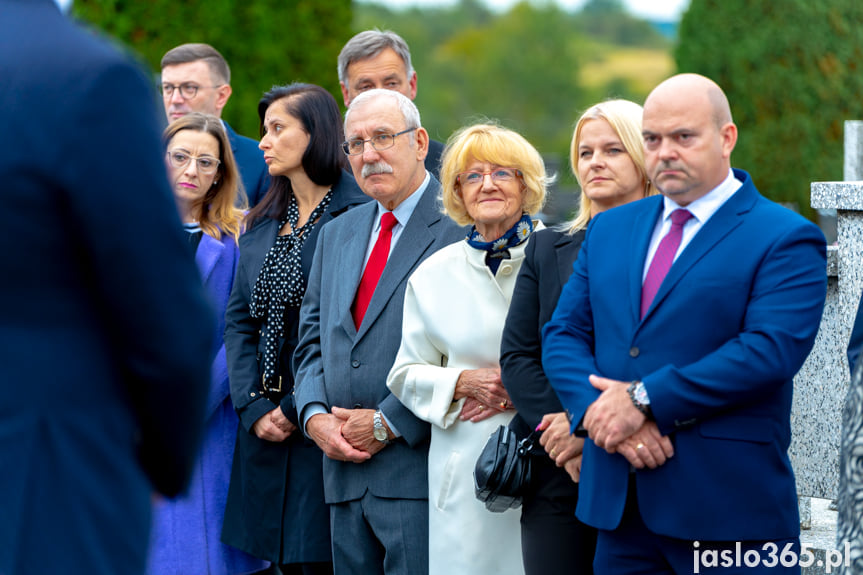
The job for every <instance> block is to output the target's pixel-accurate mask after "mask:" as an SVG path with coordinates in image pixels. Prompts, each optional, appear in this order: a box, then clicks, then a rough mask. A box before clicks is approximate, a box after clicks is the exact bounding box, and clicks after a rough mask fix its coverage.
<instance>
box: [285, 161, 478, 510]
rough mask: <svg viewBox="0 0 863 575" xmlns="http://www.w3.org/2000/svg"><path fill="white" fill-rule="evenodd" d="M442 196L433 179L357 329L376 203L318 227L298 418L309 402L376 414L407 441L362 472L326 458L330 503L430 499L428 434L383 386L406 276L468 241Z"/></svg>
mask: <svg viewBox="0 0 863 575" xmlns="http://www.w3.org/2000/svg"><path fill="white" fill-rule="evenodd" d="M439 193H440V184H439V183H438V181H437V180H436V179H435V178H434V177H433V176H432V178H431V181H430V182H429V185H428V187H427V188H426V190H425V192H423V196H422V198H420V200H419V202H418V203H417V206H416V208H415V209H414V212H413V214H412V215H411V218H410V220H408V223H407V226H405V229H404V230H402V234H401V236H400V238H399V241H398V243H397V244H396V246H395V248H394V249H393V252H392V254H390V257H389V260H388V261H387V265H386V267H385V268H384V271H383V274H382V275H381V278H380V281H379V282H378V285H377V287H376V289H375V292H374V295H373V296H372V299H371V301H370V302H369V307H368V310H367V311H366V315H365V318H364V319H363V323H362V325H361V326H360V328H359V330H357V328H356V327H355V326H354V320H353V316H352V315H351V304H352V303H353V301H354V296H355V295H356V292H357V286H358V285H359V283H360V277H361V275H362V272H363V267H364V266H365V252H366V248H367V247H368V238H369V236H370V235H371V230H372V225H373V224H374V221H375V215H376V213H377V209H378V204H377V202H369V203H367V204H365V205H362V206H360V207H358V208H354V209H353V210H351V211H349V212H348V213H346V214H344V215H343V216H340V217H338V218H336V219H335V220H333V221H332V222H330V223H329V224H327V225H326V226H324V227H322V228H321V232H320V237H319V238H318V245H317V248H316V249H315V257H314V260H313V262H312V270H311V275H310V277H309V285H308V288H307V289H306V296H305V298H304V299H303V305H302V308H301V309H300V343H299V345H298V346H297V349H296V351H295V352H294V373H295V377H296V386H295V388H294V392H295V393H294V395H295V400H296V405H297V412H298V413H300V414H302V412H303V409H304V408H305V406H306V405H308V404H309V403H313V402H316V403H323V404H324V405H326V406H327V407H332V406H334V405H335V406H339V407H346V408H356V407H363V408H371V409H378V408H379V409H381V411H383V413H384V415H385V416H386V417H387V418H388V419H389V420H390V421H391V422H392V423H393V425H394V426H395V427H396V429H398V430H399V432H400V433H401V434H402V439H399V440H397V441H395V442H393V443H392V444H390V445H388V446H387V447H386V448H385V449H383V450H381V451H380V452H378V453H377V454H375V456H374V457H372V458H371V459H370V460H369V461H366V462H365V463H362V464H359V465H358V464H356V463H346V462H342V461H335V460H332V459H330V458H328V457H324V493H325V495H326V499H327V503H340V502H344V501H350V500H354V499H359V498H360V497H362V496H363V494H364V493H365V492H366V491H369V492H370V493H371V494H373V495H375V496H378V497H389V498H408V499H426V498H427V497H428V470H427V460H428V443H429V438H430V436H431V429H430V427H429V424H428V423H426V422H424V421H421V420H420V419H418V418H417V417H416V416H415V415H414V414H413V413H412V412H411V411H410V410H409V409H408V408H406V407H405V406H404V405H402V403H401V402H400V401H399V399H398V398H397V397H396V396H395V395H393V394H392V393H390V391H389V389H387V386H386V381H387V375H388V374H389V371H390V368H391V367H392V364H393V361H394V360H395V357H396V353H397V352H398V349H399V346H400V345H401V339H402V338H401V333H402V311H403V302H404V294H405V288H406V287H407V279H408V277H409V276H410V275H411V273H413V271H414V270H415V269H416V267H417V266H418V265H419V264H420V263H421V262H422V261H423V260H425V259H426V258H427V257H428V256H429V255H431V254H432V253H434V252H436V251H437V250H439V249H440V248H442V247H443V246H445V245H448V244H450V243H452V242H455V241H458V240H460V239H463V238H464V235H465V231H464V229H463V228H461V227H459V226H457V225H456V224H455V223H454V222H453V221H452V220H450V219H449V218H448V217H447V216H445V215H444V214H443V213H442V210H441V206H440V203H439V202H438V195H439Z"/></svg>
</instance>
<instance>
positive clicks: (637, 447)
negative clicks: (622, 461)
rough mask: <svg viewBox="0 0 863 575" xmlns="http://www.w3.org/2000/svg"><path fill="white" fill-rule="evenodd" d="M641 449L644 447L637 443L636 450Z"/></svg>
mask: <svg viewBox="0 0 863 575" xmlns="http://www.w3.org/2000/svg"><path fill="white" fill-rule="evenodd" d="M642 447H644V444H643V443H639V444H638V445H636V446H635V448H636V449H641V448H642Z"/></svg>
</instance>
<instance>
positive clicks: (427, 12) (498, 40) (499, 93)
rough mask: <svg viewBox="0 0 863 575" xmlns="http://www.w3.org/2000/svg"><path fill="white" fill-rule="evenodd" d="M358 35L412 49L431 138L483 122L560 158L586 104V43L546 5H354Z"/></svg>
mask: <svg viewBox="0 0 863 575" xmlns="http://www.w3.org/2000/svg"><path fill="white" fill-rule="evenodd" d="M356 15H357V18H356V22H355V26H354V27H355V29H356V30H363V29H368V28H372V27H379V28H388V29H392V30H395V31H396V32H398V33H399V34H401V35H402V36H403V37H404V38H405V40H406V41H407V42H408V44H409V45H410V46H411V55H412V57H413V60H414V67H415V68H416V70H417V73H418V77H419V81H418V86H419V88H418V94H417V106H418V107H419V109H420V111H421V112H422V115H423V123H424V124H426V125H427V126H429V127H430V132H431V134H432V137H434V138H437V139H441V140H446V138H447V137H448V136H449V134H451V133H452V132H453V131H454V130H456V129H457V128H459V127H461V126H463V125H465V124H468V123H470V122H473V121H477V120H479V119H482V118H492V119H496V120H500V121H501V123H503V124H504V125H506V126H507V127H510V128H513V129H515V130H518V131H519V132H521V133H522V134H524V136H525V137H526V138H528V139H529V140H530V141H531V142H532V143H533V144H534V145H535V146H537V148H538V149H539V150H540V151H541V152H543V153H544V154H552V155H555V156H559V157H562V155H564V154H565V151H566V148H567V145H568V142H569V138H570V137H571V129H572V123H573V122H574V121H575V119H576V117H577V114H578V112H579V110H580V108H582V107H583V106H585V105H586V104H588V102H585V101H583V98H582V90H581V88H580V84H579V80H578V74H579V61H580V53H581V52H582V50H581V47H582V45H583V40H582V37H581V34H579V33H578V26H577V23H576V17H575V16H574V15H572V14H568V13H566V12H564V11H562V10H561V9H560V8H558V7H557V6H556V5H554V4H553V3H551V2H546V3H544V4H530V3H527V2H522V3H520V4H517V5H515V6H513V7H512V8H511V9H510V10H509V11H508V12H506V13H503V14H495V13H492V12H490V11H489V10H488V9H487V8H485V7H484V6H483V5H482V4H481V3H480V2H478V1H477V0H462V1H461V2H460V3H458V4H456V5H454V6H449V7H442V8H426V9H423V10H417V9H412V10H407V11H400V12H395V11H388V10H386V9H385V8H382V7H380V6H373V5H362V4H359V5H357V6H356Z"/></svg>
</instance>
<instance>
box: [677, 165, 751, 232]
mask: <svg viewBox="0 0 863 575" xmlns="http://www.w3.org/2000/svg"><path fill="white" fill-rule="evenodd" d="M742 185H743V182H741V181H740V180H738V179H737V178H735V177H734V170H732V169H729V170H728V176H726V178H725V179H724V180H723V181H722V183H721V184H719V185H718V186H716V187H715V188H713V189H712V190H711V191H709V192H707V193H706V194H704V195H703V196H701V197H700V198H698V199H697V200H695V201H694V202H692V203H691V204H689V205H688V206H681V205H679V204H677V203H676V202H675V201H674V200H671V199H669V198H668V196H665V197H664V199H663V206H664V207H663V211H662V219H663V220H667V219H668V218H669V217H671V212H673V211H674V210H678V209H680V208H685V209H687V210H689V211H690V212H691V213H692V215H693V216H695V219H696V220H698V223H699V224H701V225H704V224H705V223H707V220H709V219H710V217H711V216H713V214H715V213H716V211H717V210H718V209H719V208H721V207H722V204H724V203H725V202H727V201H728V198H730V197H731V196H733V195H734V192H736V191H737V190H738V189H740V186H742Z"/></svg>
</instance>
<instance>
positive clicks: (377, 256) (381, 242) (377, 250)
mask: <svg viewBox="0 0 863 575" xmlns="http://www.w3.org/2000/svg"><path fill="white" fill-rule="evenodd" d="M397 223H399V222H398V220H397V219H396V217H395V216H394V215H393V213H392V212H386V213H384V215H382V216H381V232H380V234H378V239H377V241H376V242H375V247H373V248H372V253H371V255H370V256H369V261H368V263H366V269H365V270H364V271H363V277H362V279H361V280H360V287H359V288H358V289H357V297H356V299H355V300H354V309H353V314H354V325H355V326H357V329H360V324H362V323H363V316H365V315H366V310H367V309H368V307H369V302H370V301H372V294H374V293H375V287H376V286H377V285H378V280H379V279H381V274H382V273H384V268H385V267H386V265H387V258H388V257H389V255H390V240H392V238H393V228H394V227H395V225H396V224H397Z"/></svg>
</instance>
